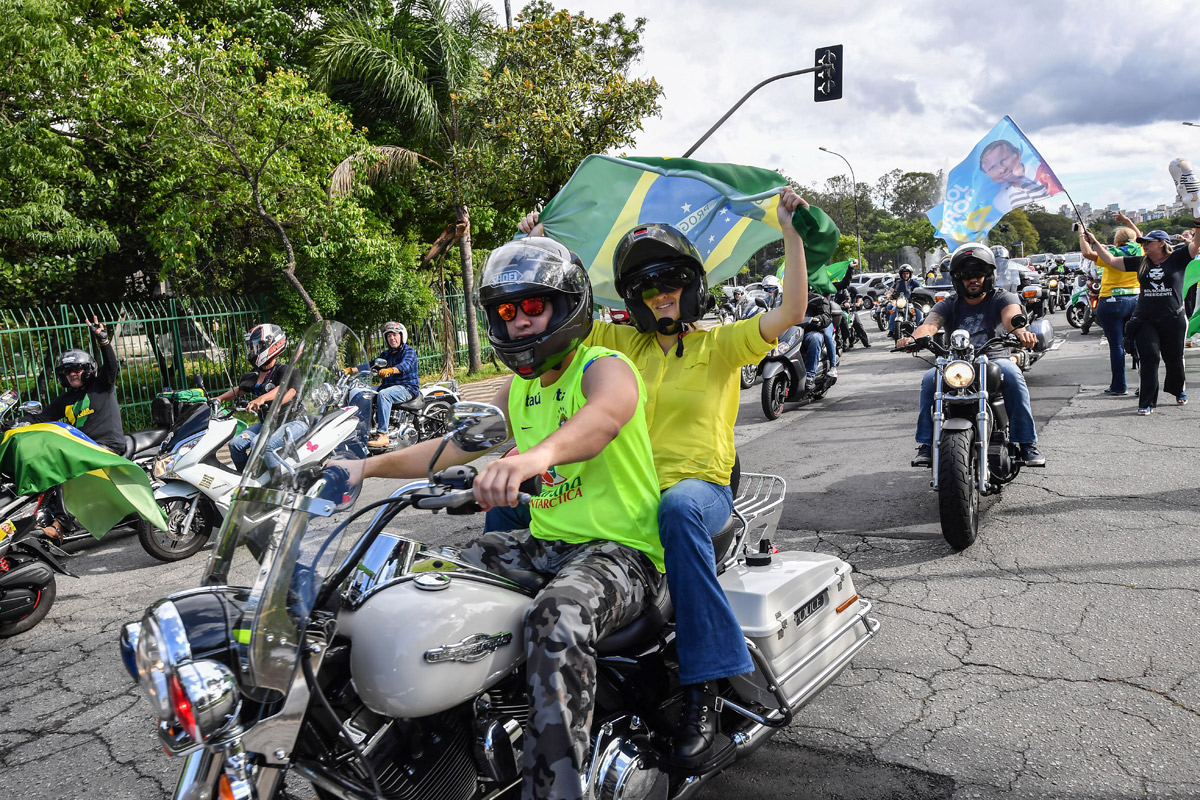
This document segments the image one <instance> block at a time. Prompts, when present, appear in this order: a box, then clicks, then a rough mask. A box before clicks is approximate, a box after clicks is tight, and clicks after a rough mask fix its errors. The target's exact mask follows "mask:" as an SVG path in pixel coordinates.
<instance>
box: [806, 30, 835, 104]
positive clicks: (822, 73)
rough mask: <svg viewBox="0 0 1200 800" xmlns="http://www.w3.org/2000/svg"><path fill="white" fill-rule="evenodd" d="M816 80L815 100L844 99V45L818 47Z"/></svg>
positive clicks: (820, 101)
mask: <svg viewBox="0 0 1200 800" xmlns="http://www.w3.org/2000/svg"><path fill="white" fill-rule="evenodd" d="M815 66H816V72H815V73H814V75H815V76H816V80H815V81H814V84H815V85H814V86H813V100H815V101H816V102H818V103H823V102H825V101H826V100H841V99H842V46H841V45H840V44H835V45H833V46H832V47H819V48H817V55H816V65H815Z"/></svg>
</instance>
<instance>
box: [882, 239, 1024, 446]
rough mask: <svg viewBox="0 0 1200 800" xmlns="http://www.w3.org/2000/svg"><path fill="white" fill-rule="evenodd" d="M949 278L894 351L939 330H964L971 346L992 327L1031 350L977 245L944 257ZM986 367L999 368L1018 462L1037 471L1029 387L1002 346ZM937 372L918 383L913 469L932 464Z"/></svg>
mask: <svg viewBox="0 0 1200 800" xmlns="http://www.w3.org/2000/svg"><path fill="white" fill-rule="evenodd" d="M950 277H951V280H953V282H954V289H955V294H952V295H950V296H949V297H947V298H946V299H945V300H942V301H940V302H938V303H937V305H935V306H934V307H933V308H931V309H929V316H927V317H926V318H925V322H924V323H923V324H922V325H921V326H920V327H918V328H917V329H916V330H915V331H913V335H912V336H911V337H903V338H901V339H900V340H898V341H897V342H896V346H897V347H905V346H907V345H909V344H912V342H913V340H914V339H917V338H920V337H922V336H933V335H934V334H935V333H937V332H938V329H939V328H945V329H946V331H947V333H949V332H950V331H954V330H958V329H960V328H961V329H965V330H966V331H967V332H968V333H970V334H971V343H972V344H974V345H975V346H976V347H978V346H980V345H982V344H983V343H984V342H986V341H987V340H988V339H991V338H992V337H994V336H995V335H996V330H997V328H998V327H1000V326H1003V329H1004V330H1006V331H1012V332H1013V333H1015V334H1016V335H1017V337H1018V338H1019V339H1020V340H1021V344H1023V345H1025V346H1026V347H1033V346H1034V345H1035V344H1036V343H1037V337H1036V336H1034V335H1033V333H1031V332H1030V331H1029V330H1028V329H1026V328H1018V329H1014V328H1013V327H1012V319H1013V317H1015V316H1016V315H1017V314H1020V313H1022V312H1021V303H1020V300H1018V299H1017V296H1016V295H1015V294H1012V293H1011V292H1004V291H999V290H997V289H996V285H995V283H996V257H995V256H994V255H993V254H992V251H991V250H989V249H988V248H986V247H984V246H983V245H981V244H975V243H969V244H964V245H961V246H960V247H959V248H958V249H957V250H955V251H954V255H953V256H952V257H951V259H950ZM987 355H988V357H989V358H990V359H991V360H992V363H994V364H996V365H998V366H999V367H1000V372H1001V374H1002V375H1003V376H1004V381H1003V383H1002V384H1001V392H1003V394H1004V407H1005V408H1006V409H1007V410H1008V417H1009V433H1010V439H1011V441H1012V442H1013V443H1014V444H1017V445H1019V446H1020V448H1021V460H1022V461H1023V462H1024V463H1025V465H1026V466H1030V467H1041V466H1045V464H1046V457H1045V456H1043V455H1042V454H1041V452H1039V451H1038V448H1037V431H1036V430H1035V428H1034V425H1033V412H1032V411H1031V410H1030V407H1029V387H1028V386H1026V385H1025V376H1024V375H1022V374H1021V368H1020V367H1018V366H1017V365H1016V364H1014V363H1013V362H1012V361H1011V360H1010V359H1009V358H1008V353H1007V351H1006V350H1005V348H1004V347H1003V346H1001V345H993V346H992V348H991V350H989V351H988V352H987ZM936 383H937V370H936V369H930V370H929V371H928V372H926V373H925V377H924V378H923V379H922V380H921V405H920V408H919V409H918V410H917V435H916V439H917V455H916V457H915V458H913V460H912V465H913V466H914V467H928V466H932V464H933V399H934V398H933V394H934V391H935V389H936Z"/></svg>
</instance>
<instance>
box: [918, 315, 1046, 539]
mask: <svg viewBox="0 0 1200 800" xmlns="http://www.w3.org/2000/svg"><path fill="white" fill-rule="evenodd" d="M1026 322H1027V320H1026V318H1025V317H1024V316H1023V315H1021V314H1018V315H1016V316H1015V317H1013V319H1012V325H1013V327H1014V328H1020V327H1023V326H1024V325H1025V324H1026ZM995 344H1002V345H1004V346H1006V347H1017V348H1019V347H1022V344H1021V340H1020V339H1018V338H1017V336H1016V335H1015V334H1012V333H1006V334H1004V335H1003V336H996V337H993V338H991V339H989V340H988V341H986V342H985V343H984V344H983V345H982V346H980V347H978V348H976V347H975V346H974V345H972V344H971V336H970V334H969V333H967V331H965V330H961V329H960V330H956V331H954V332H953V333H952V334H950V344H949V346H948V347H943V346H942V345H940V344H938V343H937V342H935V341H933V340H932V338H931V337H928V336H922V337H920V338H918V339H916V340H915V341H914V342H913V343H912V344H910V345H908V346H906V347H903V348H897V350H898V351H905V352H914V353H915V352H917V351H918V350H922V349H926V348H927V349H929V350H931V351H933V352H934V353H935V354H937V356H938V359H937V364H936V365H935V367H936V369H937V389H936V391H935V393H934V405H933V453H932V455H933V481H932V486H933V488H934V490H935V491H936V492H937V493H938V516H939V518H940V520H941V526H942V536H943V537H945V539H946V542H947V543H948V544H949V545H950V546H951V547H953V548H954V549H955V550H964V549H966V548H967V547H970V546H971V544H972V543H974V541H975V537H976V536H978V535H979V498H980V496H981V495H992V494H995V495H998V494H1000V491H1001V489H1002V488H1003V487H1004V485H1005V484H1007V483H1011V482H1012V481H1013V479H1014V478H1016V477H1017V474H1018V473H1020V471H1021V467H1022V466H1024V464H1023V462H1022V461H1021V457H1020V448H1019V446H1018V445H1016V444H1014V443H1013V442H1012V441H1011V440H1010V439H1009V431H1008V411H1007V409H1005V407H1004V395H1003V393H1002V392H1001V391H1000V386H1001V383H1002V381H1003V374H1002V373H1001V372H1000V366H999V365H998V364H996V363H993V362H992V361H991V360H990V359H989V358H988V357H987V356H986V355H983V353H984V352H985V351H986V350H987V349H988V348H989V347H991V346H993V345H995ZM1044 346H1045V342H1044V340H1042V339H1041V338H1040V337H1039V341H1038V347H1043V348H1044Z"/></svg>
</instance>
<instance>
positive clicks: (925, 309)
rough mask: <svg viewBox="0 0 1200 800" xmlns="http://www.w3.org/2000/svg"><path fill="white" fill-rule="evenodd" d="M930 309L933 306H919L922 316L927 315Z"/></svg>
mask: <svg viewBox="0 0 1200 800" xmlns="http://www.w3.org/2000/svg"><path fill="white" fill-rule="evenodd" d="M931 308H933V306H931V305H922V306H921V313H922V314H928V313H929V309H931Z"/></svg>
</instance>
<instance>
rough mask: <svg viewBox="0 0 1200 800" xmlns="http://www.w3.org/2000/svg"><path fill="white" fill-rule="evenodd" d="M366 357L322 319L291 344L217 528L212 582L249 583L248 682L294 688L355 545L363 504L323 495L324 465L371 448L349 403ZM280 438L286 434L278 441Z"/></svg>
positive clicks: (239, 633) (243, 636) (245, 623)
mask: <svg viewBox="0 0 1200 800" xmlns="http://www.w3.org/2000/svg"><path fill="white" fill-rule="evenodd" d="M364 360H365V359H364V352H363V348H362V343H361V342H360V341H359V339H358V337H357V336H355V335H354V334H353V333H352V332H351V331H350V330H349V329H348V328H346V326H344V325H342V324H341V323H338V322H321V323H317V324H316V325H314V326H312V327H311V328H310V329H309V330H308V331H307V332H306V333H305V335H304V336H303V337H302V338H301V339H300V341H299V342H298V343H297V344H296V345H295V347H294V348H292V351H291V359H290V369H289V370H288V373H287V376H286V378H285V379H284V380H283V382H282V383H281V384H280V386H279V391H278V393H277V394H276V397H275V399H274V400H273V401H272V403H271V406H270V409H269V411H268V412H267V415H266V417H265V419H264V420H263V425H262V429H261V431H260V432H259V434H258V438H257V440H256V441H255V444H254V446H253V448H252V452H251V456H250V460H249V462H248V463H247V465H246V468H245V470H244V472H243V476H242V482H241V485H240V486H239V487H238V489H237V493H236V495H235V499H234V502H233V504H232V506H231V508H230V511H229V514H228V515H227V516H226V518H225V521H224V524H222V526H221V529H220V532H219V533H218V541H217V545H216V547H215V549H214V551H213V554H212V556H211V557H210V559H209V562H208V566H207V568H206V573H205V576H204V583H205V585H208V586H236V587H242V588H245V589H248V590H249V598H248V601H247V603H246V605H245V609H244V611H243V615H242V619H241V621H240V623H239V624H238V625H236V626H235V630H234V639H235V640H236V643H237V648H238V653H239V659H240V662H241V664H242V667H243V669H242V672H241V674H240V676H239V679H240V680H241V681H242V682H243V683H244V684H247V685H249V686H253V687H257V688H260V689H267V690H277V691H281V692H284V691H287V689H288V687H289V686H290V684H291V681H292V678H293V676H294V674H295V670H296V667H297V664H298V661H297V654H298V648H299V644H300V641H301V638H302V636H303V634H304V631H305V630H306V628H307V626H308V623H309V619H310V615H311V612H312V609H313V602H314V600H315V598H316V594H317V592H318V591H319V589H320V587H321V583H322V581H323V580H324V579H325V578H326V577H328V576H329V574H331V573H332V572H333V570H334V569H335V568H336V567H337V565H338V564H339V563H340V561H341V559H342V557H343V556H344V555H345V552H346V550H347V549H348V548H349V547H350V546H352V545H353V543H354V542H353V539H352V538H351V536H350V535H348V534H345V533H344V532H343V530H342V527H343V526H342V525H341V523H342V522H344V521H345V520H346V519H347V518H348V517H349V516H350V514H351V513H352V512H353V505H354V504H353V502H350V500H349V498H348V497H345V496H343V495H342V493H341V491H340V490H339V491H338V496H337V497H336V498H330V497H322V491H324V492H325V494H326V495H328V494H329V489H330V487H329V486H327V484H326V481H325V480H324V479H322V478H321V472H322V470H323V468H324V467H325V466H326V465H327V463H328V461H330V460H333V459H339V460H354V459H357V458H361V457H363V456H365V450H363V449H360V447H359V443H358V441H357V439H356V436H357V433H356V432H357V431H358V430H359V429H358V419H357V417H356V416H355V414H354V410H353V409H352V408H348V407H345V406H346V405H347V398H346V394H347V392H348V390H349V387H351V386H352V385H353V384H352V378H351V376H349V375H346V374H345V369H346V368H347V367H353V366H356V365H358V364H361V363H363V362H364ZM277 434H279V435H278V436H277ZM272 437H275V438H276V439H277V440H279V441H281V442H282V444H279V445H278V446H277V447H276V448H275V449H270V448H269V446H268V445H269V444H271V439H272ZM331 442H332V443H335V444H332V445H331ZM335 502H336V503H338V504H342V503H343V502H344V507H341V508H338V507H337V506H335ZM357 533H361V527H359V528H357V529H356V535H357Z"/></svg>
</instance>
